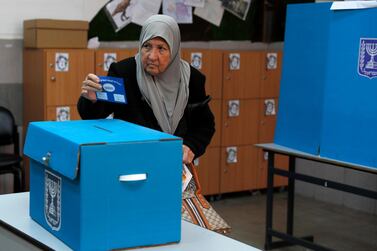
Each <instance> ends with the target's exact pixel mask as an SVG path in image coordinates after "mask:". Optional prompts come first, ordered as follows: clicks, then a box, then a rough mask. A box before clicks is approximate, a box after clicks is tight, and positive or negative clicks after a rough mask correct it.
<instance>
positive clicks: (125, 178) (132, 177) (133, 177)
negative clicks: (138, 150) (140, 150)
mask: <svg viewBox="0 0 377 251" xmlns="http://www.w3.org/2000/svg"><path fill="white" fill-rule="evenodd" d="M146 179H147V174H146V173H138V174H125V175H120V176H119V182H130V181H143V180H146Z"/></svg>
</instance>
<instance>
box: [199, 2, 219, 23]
mask: <svg viewBox="0 0 377 251" xmlns="http://www.w3.org/2000/svg"><path fill="white" fill-rule="evenodd" d="M194 14H195V15H197V16H198V17H200V18H202V19H204V20H206V21H208V22H210V23H211V24H214V25H216V26H217V27H219V26H220V23H221V20H222V19H223V15H224V8H223V6H222V4H221V1H220V0H209V1H205V5H204V7H203V8H195V11H194Z"/></svg>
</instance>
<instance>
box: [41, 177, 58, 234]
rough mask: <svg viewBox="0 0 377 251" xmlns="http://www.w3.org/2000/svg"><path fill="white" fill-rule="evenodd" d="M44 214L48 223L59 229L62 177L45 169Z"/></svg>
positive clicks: (54, 228)
mask: <svg viewBox="0 0 377 251" xmlns="http://www.w3.org/2000/svg"><path fill="white" fill-rule="evenodd" d="M44 194H45V199H44V208H45V210H44V214H45V219H46V222H47V224H48V225H49V226H50V227H51V228H52V229H53V230H56V231H58V230H59V229H60V222H61V178H60V177H59V176H57V175H55V174H53V173H52V172H50V171H48V170H45V191H44Z"/></svg>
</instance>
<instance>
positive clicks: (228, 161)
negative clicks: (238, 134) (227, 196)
mask: <svg viewBox="0 0 377 251" xmlns="http://www.w3.org/2000/svg"><path fill="white" fill-rule="evenodd" d="M232 150H233V152H232ZM232 156H233V157H232ZM256 168H257V149H256V148H255V146H253V145H247V146H228V147H222V148H221V176H220V184H221V185H220V192H221V193H228V192H237V191H245V190H252V189H255V188H256Z"/></svg>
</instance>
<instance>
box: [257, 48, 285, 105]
mask: <svg viewBox="0 0 377 251" xmlns="http://www.w3.org/2000/svg"><path fill="white" fill-rule="evenodd" d="M282 58H283V53H282V52H276V51H275V52H273V51H271V52H266V53H264V56H263V62H262V64H261V67H262V69H261V71H262V75H263V77H262V83H261V90H260V91H261V95H260V96H261V97H262V98H268V97H275V98H276V97H278V96H279V87H280V78H281V69H282Z"/></svg>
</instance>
